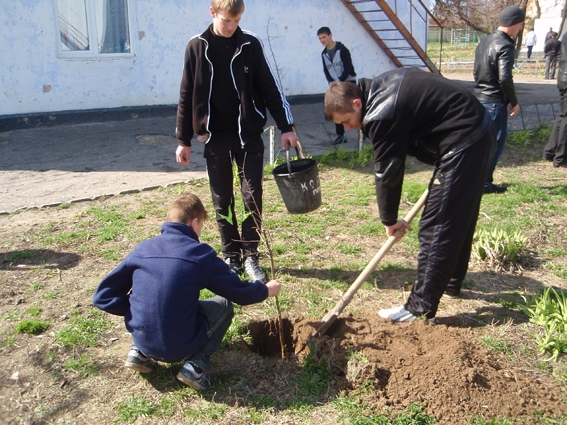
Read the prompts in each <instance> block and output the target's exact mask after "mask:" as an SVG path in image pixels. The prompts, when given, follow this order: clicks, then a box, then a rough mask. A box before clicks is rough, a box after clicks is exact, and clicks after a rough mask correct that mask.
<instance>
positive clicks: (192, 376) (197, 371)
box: [177, 362, 211, 391]
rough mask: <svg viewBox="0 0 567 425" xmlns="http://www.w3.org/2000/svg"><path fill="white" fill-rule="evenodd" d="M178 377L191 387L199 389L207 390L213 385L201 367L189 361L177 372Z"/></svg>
mask: <svg viewBox="0 0 567 425" xmlns="http://www.w3.org/2000/svg"><path fill="white" fill-rule="evenodd" d="M177 379H179V380H180V381H181V382H183V383H184V384H185V385H189V386H190V387H191V388H195V389H196V390H197V391H203V390H206V389H207V388H209V387H210V386H211V381H209V377H208V376H207V375H205V374H204V373H203V371H202V370H201V368H200V367H198V366H196V365H194V364H193V363H191V362H187V363H185V364H184V365H183V367H182V368H181V370H180V371H179V373H178V374H177Z"/></svg>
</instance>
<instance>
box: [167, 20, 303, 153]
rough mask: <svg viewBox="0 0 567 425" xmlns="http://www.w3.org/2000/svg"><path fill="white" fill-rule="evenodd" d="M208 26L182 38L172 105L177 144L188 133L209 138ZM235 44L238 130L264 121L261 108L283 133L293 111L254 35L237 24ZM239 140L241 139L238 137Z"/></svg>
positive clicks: (186, 140) (255, 129) (185, 141)
mask: <svg viewBox="0 0 567 425" xmlns="http://www.w3.org/2000/svg"><path fill="white" fill-rule="evenodd" d="M211 31H212V30H211V27H209V28H207V30H205V31H204V32H203V33H202V34H200V35H197V36H194V37H193V38H191V39H190V40H189V42H188V43H187V47H186V49H185V62H184V67H183V77H182V80H181V88H180V95H179V105H178V109H177V128H176V136H177V139H178V140H179V144H181V145H184V146H191V139H192V138H193V134H194V133H197V139H198V140H199V141H201V142H208V141H209V140H210V138H211V133H210V130H209V117H210V104H209V102H210V95H211V93H210V92H211V84H212V78H213V72H214V70H213V66H212V63H211V62H210V61H209V60H208V57H207V50H208V46H209V40H210V38H211V37H213V34H212V33H211ZM235 36H236V37H237V49H236V52H235V53H234V57H233V60H232V70H231V72H232V76H233V82H234V85H235V87H236V90H237V92H238V96H239V99H240V115H239V128H240V132H239V134H243V133H254V134H260V133H262V131H263V128H264V126H265V125H266V120H267V114H266V109H268V110H269V111H270V114H271V115H272V117H273V118H274V120H275V121H276V124H277V126H278V128H279V129H280V130H281V131H282V133H286V132H289V131H292V124H293V117H292V114H291V108H290V106H289V103H288V102H287V100H286V98H285V95H284V93H283V90H282V89H281V87H280V85H279V83H278V81H277V79H276V78H275V77H274V74H273V73H272V70H271V69H270V66H269V65H268V62H267V60H266V57H265V53H264V49H263V48H262V43H261V41H260V40H259V39H258V37H257V36H256V35H255V34H253V33H251V32H248V31H243V30H242V29H240V28H238V29H237V30H236V33H235ZM241 141H242V143H244V141H243V140H242V138H241Z"/></svg>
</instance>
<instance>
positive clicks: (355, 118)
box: [324, 68, 496, 322]
mask: <svg viewBox="0 0 567 425" xmlns="http://www.w3.org/2000/svg"><path fill="white" fill-rule="evenodd" d="M324 105H325V114H326V115H327V116H328V117H329V118H331V119H332V120H333V121H334V122H335V123H337V124H342V125H344V126H345V128H346V129H347V130H348V129H351V128H356V129H361V130H362V132H363V133H364V135H365V136H367V137H368V138H369V139H370V140H371V141H372V146H373V149H374V172H375V184H376V197H377V201H378V210H379V214H380V220H381V222H382V224H384V226H385V227H386V234H387V235H388V236H392V235H396V236H398V237H402V236H403V235H404V234H405V231H406V230H409V229H410V226H409V225H408V223H407V222H405V221H404V220H400V219H399V217H398V209H399V205H400V201H401V197H402V184H403V179H404V167H405V162H406V157H407V156H408V155H410V156H414V157H415V158H417V159H418V160H419V161H421V162H424V163H426V164H430V165H432V166H433V167H434V171H433V175H432V177H431V180H430V182H429V192H428V195H427V198H426V201H425V208H424V210H423V213H422V216H421V220H420V223H419V234H418V236H419V244H420V252H419V255H418V264H417V280H416V281H415V283H414V285H413V288H412V291H411V294H410V295H409V298H408V300H407V302H406V303H405V304H404V305H402V306H399V307H395V308H391V309H384V310H380V311H379V315H380V316H381V317H383V318H389V319H392V320H393V321H396V322H405V321H410V320H414V319H415V318H416V317H417V316H421V315H424V316H425V317H426V318H428V319H432V318H434V317H435V315H436V313H437V308H438V306H439V301H440V299H441V296H442V295H443V293H446V294H447V295H449V296H454V297H457V296H459V295H460V292H461V285H462V282H463V279H464V278H465V275H466V272H467V268H468V262H469V257H470V252H471V246H472V240H473V235H474V230H475V226H476V221H477V217H478V212H479V208H480V201H481V198H482V194H483V189H484V182H485V181H486V176H487V174H488V170H489V168H490V164H491V161H492V157H493V156H494V151H495V148H496V140H495V135H494V129H493V127H492V123H491V117H490V114H489V113H488V112H486V110H485V108H484V107H483V106H482V105H481V104H480V102H479V101H478V100H477V99H476V98H475V96H474V95H473V94H472V93H470V92H469V91H467V90H466V89H464V88H462V87H461V86H460V85H458V84H456V83H454V82H452V81H450V80H447V79H446V78H444V77H442V76H440V75H437V74H432V73H428V72H425V71H422V70H420V69H417V68H402V69H397V70H394V71H388V72H385V73H384V74H381V75H379V76H378V77H376V78H374V79H372V80H369V79H366V78H362V79H359V81H358V85H357V84H354V83H349V82H336V83H331V85H330V86H329V89H328V90H327V93H326V94H325V101H324Z"/></svg>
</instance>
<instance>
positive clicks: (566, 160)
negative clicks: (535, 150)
mask: <svg viewBox="0 0 567 425" xmlns="http://www.w3.org/2000/svg"><path fill="white" fill-rule="evenodd" d="M566 34H567V33H566ZM558 61H559V67H558V69H557V89H558V90H559V98H560V105H561V113H560V114H559V116H558V117H557V119H556V120H555V124H554V125H553V130H552V131H551V134H550V135H549V140H548V142H547V145H546V146H545V148H544V150H543V157H544V159H546V160H547V161H553V166H554V167H563V168H567V152H566V150H567V148H566V144H567V36H565V34H563V36H562V37H561V47H560V50H559V57H558Z"/></svg>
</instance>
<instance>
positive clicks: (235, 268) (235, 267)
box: [225, 258, 242, 274]
mask: <svg viewBox="0 0 567 425" xmlns="http://www.w3.org/2000/svg"><path fill="white" fill-rule="evenodd" d="M225 263H226V264H228V268H229V269H230V271H231V272H232V273H236V274H240V271H241V270H242V266H241V265H240V261H238V260H235V259H234V258H227V259H226V260H225Z"/></svg>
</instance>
